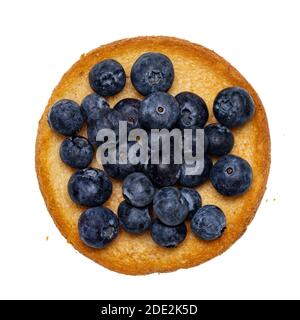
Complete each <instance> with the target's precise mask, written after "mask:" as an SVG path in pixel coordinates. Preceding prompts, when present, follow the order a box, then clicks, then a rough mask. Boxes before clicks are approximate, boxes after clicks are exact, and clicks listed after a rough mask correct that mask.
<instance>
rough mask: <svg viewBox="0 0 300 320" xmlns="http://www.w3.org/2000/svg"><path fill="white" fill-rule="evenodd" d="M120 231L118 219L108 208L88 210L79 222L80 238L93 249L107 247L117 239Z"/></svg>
mask: <svg viewBox="0 0 300 320" xmlns="http://www.w3.org/2000/svg"><path fill="white" fill-rule="evenodd" d="M118 231H119V221H118V218H117V216H116V215H115V214H114V213H113V212H112V211H111V210H109V209H108V208H102V207H95V208H90V209H87V210H86V211H84V212H83V213H82V214H81V216H80V217H79V220H78V232H79V237H80V239H81V240H82V241H83V242H84V244H85V245H87V246H88V247H91V248H95V249H100V248H103V247H105V246H106V245H108V244H109V243H110V242H112V241H113V240H114V239H115V238H116V237H117V235H118Z"/></svg>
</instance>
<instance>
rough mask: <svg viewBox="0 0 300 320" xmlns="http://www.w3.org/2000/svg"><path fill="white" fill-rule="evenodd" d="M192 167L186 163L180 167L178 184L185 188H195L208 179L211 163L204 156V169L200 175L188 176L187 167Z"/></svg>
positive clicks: (208, 158)
mask: <svg viewBox="0 0 300 320" xmlns="http://www.w3.org/2000/svg"><path fill="white" fill-rule="evenodd" d="M189 166H191V167H194V166H195V165H189V164H187V163H186V162H184V163H183V165H182V167H181V173H180V178H179V183H180V184H181V185H183V186H185V187H196V186H198V185H200V184H202V183H204V182H206V181H207V180H208V179H209V174H210V170H211V167H212V161H211V159H210V157H208V156H207V155H205V156H204V168H203V171H202V173H201V174H196V175H189V174H188V172H187V169H188V167H189Z"/></svg>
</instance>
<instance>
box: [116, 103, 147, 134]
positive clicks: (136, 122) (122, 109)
mask: <svg viewBox="0 0 300 320" xmlns="http://www.w3.org/2000/svg"><path fill="white" fill-rule="evenodd" d="M140 105H141V102H140V100H137V99H131V98H127V99H123V100H121V101H119V102H118V103H117V104H116V105H115V107H114V110H117V111H118V112H119V113H120V114H121V119H122V120H123V121H127V129H128V131H130V130H132V129H135V128H140V127H141V122H140V119H139V109H140Z"/></svg>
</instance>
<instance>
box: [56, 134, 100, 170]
mask: <svg viewBox="0 0 300 320" xmlns="http://www.w3.org/2000/svg"><path fill="white" fill-rule="evenodd" d="M59 154H60V158H61V160H62V161H63V162H64V163H65V164H67V165H69V166H70V167H72V168H77V169H83V168H86V167H87V166H88V165H89V164H90V163H91V162H92V160H93V156H94V149H93V146H92V145H91V144H90V143H89V141H88V140H87V139H86V138H84V137H71V138H66V139H65V140H64V141H63V142H62V144H61V146H60V150H59Z"/></svg>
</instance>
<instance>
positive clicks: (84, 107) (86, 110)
mask: <svg viewBox="0 0 300 320" xmlns="http://www.w3.org/2000/svg"><path fill="white" fill-rule="evenodd" d="M108 110H109V104H108V102H107V101H106V100H105V99H104V98H103V97H101V96H99V95H98V94H97V93H91V94H89V95H88V96H86V97H85V98H84V99H83V101H82V102H81V112H82V114H83V116H84V118H85V119H86V121H87V122H88V123H89V122H91V121H95V120H97V119H100V118H101V116H102V114H103V113H106V112H107V111H108Z"/></svg>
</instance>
